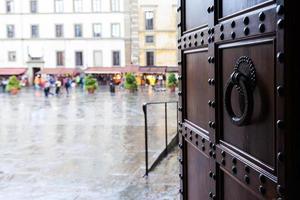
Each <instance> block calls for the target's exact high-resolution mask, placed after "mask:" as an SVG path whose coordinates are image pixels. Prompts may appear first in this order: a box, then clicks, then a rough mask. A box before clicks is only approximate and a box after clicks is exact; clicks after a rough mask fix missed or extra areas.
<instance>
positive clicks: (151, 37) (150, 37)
mask: <svg viewBox="0 0 300 200" xmlns="http://www.w3.org/2000/svg"><path fill="white" fill-rule="evenodd" d="M145 41H146V43H149V44H152V43H154V36H153V35H147V36H146V37H145Z"/></svg>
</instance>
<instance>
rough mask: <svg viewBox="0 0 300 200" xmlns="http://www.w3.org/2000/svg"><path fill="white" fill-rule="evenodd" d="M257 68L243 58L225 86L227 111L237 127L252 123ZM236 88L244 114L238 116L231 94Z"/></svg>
mask: <svg viewBox="0 0 300 200" xmlns="http://www.w3.org/2000/svg"><path fill="white" fill-rule="evenodd" d="M255 81H256V75H255V68H254V65H253V62H252V61H251V59H250V58H248V57H245V56H243V57H241V58H240V59H239V60H238V61H237V63H236V66H235V68H234V72H233V73H232V74H231V75H230V78H229V80H228V82H227V84H226V86H225V94H224V97H225V98H224V104H225V110H226V112H227V114H228V115H229V117H230V120H231V122H232V123H233V124H234V125H236V126H244V125H247V124H249V123H250V120H251V116H252V113H253V106H254V102H253V90H254V88H255ZM234 88H236V89H237V90H238V92H239V95H240V101H242V102H240V103H242V106H241V107H242V108H241V110H242V114H241V115H240V116H237V115H236V114H235V113H234V111H233V109H232V102H231V101H232V100H231V94H232V91H233V89H234Z"/></svg>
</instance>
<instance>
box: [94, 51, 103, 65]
mask: <svg viewBox="0 0 300 200" xmlns="http://www.w3.org/2000/svg"><path fill="white" fill-rule="evenodd" d="M96 53H100V54H101V63H100V64H98V63H97V59H96ZM94 66H95V67H102V66H103V51H102V50H94Z"/></svg>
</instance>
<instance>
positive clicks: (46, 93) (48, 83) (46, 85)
mask: <svg viewBox="0 0 300 200" xmlns="http://www.w3.org/2000/svg"><path fill="white" fill-rule="evenodd" d="M44 93H45V97H48V96H49V93H50V82H49V81H48V80H46V81H45V84H44Z"/></svg>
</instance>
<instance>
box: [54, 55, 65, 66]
mask: <svg viewBox="0 0 300 200" xmlns="http://www.w3.org/2000/svg"><path fill="white" fill-rule="evenodd" d="M56 65H57V66H64V65H65V52H63V51H57V52H56Z"/></svg>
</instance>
